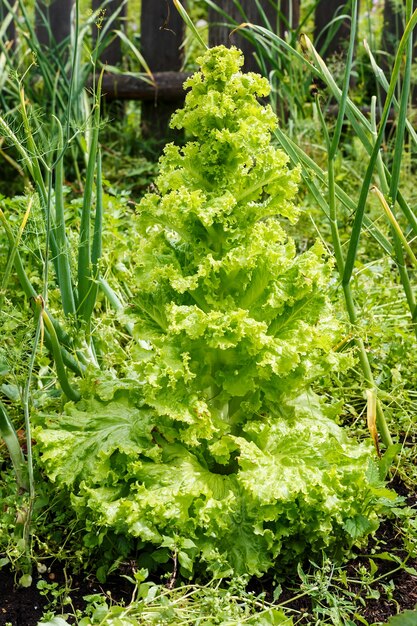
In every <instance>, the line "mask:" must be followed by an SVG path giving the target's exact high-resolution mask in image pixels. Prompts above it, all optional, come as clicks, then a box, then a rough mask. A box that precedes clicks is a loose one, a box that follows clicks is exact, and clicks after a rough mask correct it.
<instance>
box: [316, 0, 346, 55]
mask: <svg viewBox="0 0 417 626" xmlns="http://www.w3.org/2000/svg"><path fill="white" fill-rule="evenodd" d="M351 4H352V3H351V1H350V0H348V1H346V0H327V2H318V3H317V5H316V8H315V14H314V44H315V47H316V48H317V50H319V51H321V53H322V54H323V56H324V57H329V56H332V55H333V54H335V53H340V52H343V49H344V48H346V46H347V43H348V42H349V36H350V20H349V19H343V20H340V21H337V22H335V23H334V24H333V25H332V24H331V22H332V21H333V20H334V19H335V18H336V19H337V18H338V17H339V16H341V15H343V14H344V15H346V14H347V15H349V14H350V13H351ZM333 29H334V31H335V32H334V34H333V36H332V37H330V38H328V35H329V31H331V30H333Z"/></svg>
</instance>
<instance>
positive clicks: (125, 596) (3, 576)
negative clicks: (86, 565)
mask: <svg viewBox="0 0 417 626" xmlns="http://www.w3.org/2000/svg"><path fill="white" fill-rule="evenodd" d="M40 580H45V581H47V582H48V583H52V584H53V583H58V589H68V596H69V598H70V599H71V603H70V604H67V605H65V606H64V607H61V606H60V604H61V603H62V599H63V597H65V595H67V594H64V595H63V596H62V597H61V602H60V600H57V604H56V607H55V608H54V607H53V606H51V601H53V600H54V598H53V596H52V595H51V593H49V594H48V596H43V595H41V594H40V592H39V590H38V589H37V583H38V582H39V581H40ZM132 591H133V585H132V584H130V583H129V582H128V581H127V580H125V579H123V578H120V577H114V578H110V579H109V580H107V582H106V584H105V585H101V584H100V583H99V582H97V581H96V580H94V579H90V578H88V577H87V578H86V577H82V576H69V575H68V574H66V573H64V570H63V568H62V567H61V566H60V565H59V564H56V566H52V567H51V568H50V571H48V572H47V573H46V574H44V575H42V576H41V575H34V580H33V582H32V585H31V587H28V588H26V589H25V588H22V587H18V586H17V585H16V583H15V579H14V574H13V572H10V571H7V570H6V569H4V570H0V626H6V624H10V625H11V626H36V625H37V623H38V621H39V620H40V619H41V617H42V615H43V614H44V612H45V611H47V610H51V611H53V612H56V613H57V614H59V613H60V612H62V613H74V611H75V610H76V609H81V610H82V609H83V608H84V607H85V605H86V602H85V600H83V597H84V596H88V595H91V594H96V593H105V594H107V595H108V596H111V598H112V599H113V600H115V601H117V602H119V601H124V602H125V603H128V602H129V600H130V598H131V597H132ZM67 621H68V622H69V623H71V621H72V623H74V620H71V617H68V620H67Z"/></svg>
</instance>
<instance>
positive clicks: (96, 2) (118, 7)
mask: <svg viewBox="0 0 417 626" xmlns="http://www.w3.org/2000/svg"><path fill="white" fill-rule="evenodd" d="M100 7H102V14H101V15H100V20H101V29H103V28H105V27H106V24H107V23H108V21H109V20H110V19H111V16H112V15H114V14H115V13H117V16H116V17H115V18H114V19H113V20H112V21H111V25H110V30H111V31H114V30H116V29H117V30H123V21H124V19H125V18H126V2H124V1H123V0H110V2H104V1H103V0H93V11H96V10H97V9H99V8H100ZM97 34H98V29H97V26H96V25H95V26H94V27H93V40H94V41H96V40H97ZM109 35H110V33H109ZM100 60H101V61H102V62H103V63H107V64H108V65H118V64H119V63H120V62H121V60H122V47H121V43H120V39H119V38H118V37H116V38H113V41H111V43H110V44H109V45H108V46H107V47H106V49H105V50H104V51H103V53H102V54H101V56H100Z"/></svg>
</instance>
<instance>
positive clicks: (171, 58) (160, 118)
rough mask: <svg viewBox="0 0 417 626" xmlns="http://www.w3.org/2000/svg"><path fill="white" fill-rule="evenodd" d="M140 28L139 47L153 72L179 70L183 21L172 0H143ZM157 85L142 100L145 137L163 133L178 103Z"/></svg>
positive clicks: (159, 135)
mask: <svg viewBox="0 0 417 626" xmlns="http://www.w3.org/2000/svg"><path fill="white" fill-rule="evenodd" d="M140 32H141V51H142V54H143V56H144V57H145V59H147V62H148V64H149V67H150V69H151V71H152V72H178V71H179V70H180V69H181V65H182V51H181V44H182V42H183V40H184V22H183V20H182V19H181V16H180V14H179V13H178V11H176V10H175V9H174V6H173V4H172V2H170V3H168V2H166V0H142V14H141V28H140ZM156 86H157V87H156V90H155V92H154V100H153V101H145V102H144V103H143V106H142V132H143V135H144V136H145V137H161V136H163V135H166V133H167V127H168V121H169V118H170V116H171V114H172V111H173V109H175V108H176V107H177V105H178V102H176V101H175V97H172V100H171V102H169V103H167V102H166V101H164V99H163V98H162V97H161V94H160V93H159V91H158V82H157V83H156ZM174 91H175V90H174ZM171 95H172V96H173V94H171Z"/></svg>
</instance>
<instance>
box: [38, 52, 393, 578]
mask: <svg viewBox="0 0 417 626" xmlns="http://www.w3.org/2000/svg"><path fill="white" fill-rule="evenodd" d="M200 61H201V71H200V72H198V73H196V74H195V75H194V76H193V77H192V78H190V79H189V80H188V81H187V83H186V87H188V88H190V91H189V93H188V94H187V96H186V102H185V107H184V108H183V109H182V110H180V111H178V112H177V113H176V114H175V115H174V117H173V119H172V126H173V127H176V128H183V129H184V130H185V132H186V136H187V138H188V141H187V143H186V144H185V146H183V147H178V146H175V145H168V146H167V147H166V150H165V153H164V156H163V157H162V159H161V164H160V165H161V168H160V172H161V173H160V175H159V177H158V178H157V180H156V185H155V190H154V191H153V192H152V193H149V194H147V195H146V196H145V197H144V198H143V200H142V201H141V203H140V205H139V209H138V216H137V219H138V228H139V229H141V232H142V235H143V246H142V248H141V249H140V250H137V251H135V252H134V254H135V255H137V259H136V263H137V276H136V280H137V282H136V290H137V293H136V311H135V314H134V322H135V329H136V330H135V332H136V335H137V337H136V338H137V346H136V348H135V349H133V350H132V362H131V364H130V365H129V366H128V368H127V370H128V371H127V374H126V378H125V379H124V380H115V379H112V378H111V376H110V375H109V376H107V377H103V376H102V375H101V379H100V378H98V379H97V378H95V373H93V377H92V379H91V381H94V384H93V382H91V383H88V381H87V382H86V383H85V389H86V393H85V394H84V399H83V400H81V401H80V402H79V403H77V404H74V403H69V404H68V405H67V406H66V409H65V414H64V415H63V416H60V417H58V416H56V417H53V416H49V419H47V420H46V421H45V423H44V424H43V428H40V429H38V432H37V441H38V445H39V449H40V451H41V460H42V463H43V464H44V466H45V468H46V471H47V474H48V475H49V477H50V478H51V480H53V481H57V482H58V483H59V484H61V485H64V486H65V487H66V488H67V489H68V490H69V491H70V492H71V497H72V503H73V506H74V507H75V508H76V509H77V511H78V514H79V515H80V516H83V517H84V518H85V519H86V521H87V525H88V528H89V529H90V530H91V532H90V534H89V541H94V539H93V537H94V535H96V536H97V537H102V536H103V534H105V533H106V532H107V530H108V529H109V530H110V529H111V531H112V532H116V533H118V534H124V535H128V536H130V537H134V538H137V539H138V542H139V545H140V546H142V547H143V549H147V548H149V546H152V548H151V550H153V554H152V556H153V559H154V560H155V561H159V562H161V561H164V560H167V559H168V558H169V555H170V554H174V555H175V558H177V559H178V561H179V564H180V566H181V567H182V570H183V571H184V572H185V573H190V572H191V571H192V570H193V566H194V563H195V562H196V561H199V562H203V563H204V564H205V567H206V569H208V570H209V571H211V572H212V573H213V574H214V575H217V576H226V575H229V576H230V575H234V574H235V575H238V574H243V573H245V574H250V575H261V574H262V573H263V572H265V571H267V570H268V569H269V568H271V567H281V568H282V567H285V566H287V565H288V564H289V563H294V562H295V561H297V560H299V559H301V558H303V557H304V556H305V555H306V554H309V555H310V554H314V553H318V552H320V551H321V550H323V549H326V550H329V551H332V552H333V553H334V554H336V553H339V552H340V551H341V550H343V548H346V547H348V546H349V545H351V544H352V543H353V542H354V541H355V540H356V539H357V538H359V537H361V536H363V535H366V534H367V533H369V532H371V531H372V530H373V529H375V528H376V526H377V511H378V506H379V505H378V502H379V499H380V498H381V497H384V498H386V497H388V496H389V492H388V491H387V490H385V489H384V488H383V485H381V482H380V480H379V475H378V471H377V468H376V466H375V463H374V462H373V460H372V455H371V452H370V449H369V447H368V445H366V444H358V443H356V442H354V441H352V440H350V439H349V438H348V436H347V434H346V433H345V432H344V431H343V430H342V429H341V428H340V427H339V426H337V425H336V423H335V422H334V420H332V419H331V418H330V417H328V416H326V412H327V413H328V412H329V409H326V408H325V406H324V405H323V403H322V402H321V401H320V400H319V399H318V398H317V397H316V396H315V395H314V394H313V393H312V392H311V390H310V385H311V381H312V380H315V379H317V377H319V376H321V375H322V374H323V373H324V372H325V371H326V370H327V369H328V368H329V367H332V365H334V363H335V361H336V357H335V355H334V354H333V353H332V350H331V346H332V343H333V341H334V340H335V331H336V328H337V324H336V322H335V319H334V317H333V314H332V311H331V308H330V306H329V303H328V301H327V297H326V290H327V286H328V283H329V279H330V276H331V264H330V263H329V262H328V261H326V259H325V254H324V250H323V248H322V246H321V244H320V243H316V244H315V245H314V246H313V247H312V248H311V249H310V250H308V251H307V252H304V253H302V254H297V252H296V248H295V244H294V241H293V240H292V239H291V238H290V237H289V236H288V235H287V234H286V231H285V223H286V221H290V222H294V221H295V220H296V218H297V213H298V211H297V209H296V208H295V206H294V204H293V199H294V196H295V193H296V190H297V181H298V172H297V171H296V170H292V171H291V170H289V169H288V167H287V157H286V155H285V154H284V153H283V152H282V151H280V150H278V149H276V148H275V147H274V146H273V145H272V143H271V132H272V131H273V129H274V128H275V126H276V124H277V120H276V117H275V114H274V113H273V111H272V109H271V108H270V107H269V106H263V105H262V104H260V103H259V101H258V99H257V98H259V97H264V96H266V95H267V94H268V90H269V86H268V83H267V81H266V80H265V79H263V78H261V77H260V76H258V75H256V74H243V73H242V72H241V71H240V67H241V65H242V56H241V54H240V52H239V51H238V50H236V49H234V48H232V49H230V50H228V49H226V48H225V47H221V46H220V47H217V48H213V49H211V50H209V51H208V52H207V53H206V54H205V55H204V56H203V58H202V59H200ZM93 386H94V397H88V396H89V395H90V396H91V395H92V394H91V389H92V387H93ZM99 541H101V539H97V542H99Z"/></svg>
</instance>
